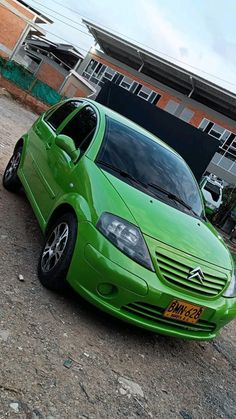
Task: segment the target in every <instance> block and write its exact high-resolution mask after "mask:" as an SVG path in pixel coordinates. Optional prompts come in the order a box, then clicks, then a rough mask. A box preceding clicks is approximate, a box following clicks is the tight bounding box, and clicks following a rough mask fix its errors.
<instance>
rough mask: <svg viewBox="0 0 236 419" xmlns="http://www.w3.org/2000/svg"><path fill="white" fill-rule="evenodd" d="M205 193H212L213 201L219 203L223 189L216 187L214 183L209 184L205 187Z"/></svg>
mask: <svg viewBox="0 0 236 419" xmlns="http://www.w3.org/2000/svg"><path fill="white" fill-rule="evenodd" d="M204 189H205V191H207V192H210V194H211V196H212V199H213V201H215V202H216V201H218V199H219V198H220V191H221V188H220V187H219V186H218V185H214V184H213V183H210V182H207V183H206V184H205V186H204Z"/></svg>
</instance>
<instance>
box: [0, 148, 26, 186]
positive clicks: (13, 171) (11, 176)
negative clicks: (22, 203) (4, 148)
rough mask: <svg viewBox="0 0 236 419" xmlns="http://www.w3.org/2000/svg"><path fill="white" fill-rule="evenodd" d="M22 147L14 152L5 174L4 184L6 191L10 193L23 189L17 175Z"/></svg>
mask: <svg viewBox="0 0 236 419" xmlns="http://www.w3.org/2000/svg"><path fill="white" fill-rule="evenodd" d="M21 156H22V147H21V146H19V147H17V148H16V149H15V150H14V153H13V155H12V156H11V158H10V160H9V162H8V164H7V167H6V169H5V172H4V174H3V179H2V184H3V186H4V188H5V189H7V190H8V191H10V192H19V190H20V189H21V181H20V179H19V177H18V175H17V170H18V167H19V164H20V161H21Z"/></svg>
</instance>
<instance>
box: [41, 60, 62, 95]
mask: <svg viewBox="0 0 236 419" xmlns="http://www.w3.org/2000/svg"><path fill="white" fill-rule="evenodd" d="M36 77H37V79H38V80H41V81H43V82H44V83H47V84H48V85H49V86H51V87H52V88H53V89H55V90H58V89H59V87H60V86H61V84H62V82H63V80H64V78H65V76H64V74H62V73H60V72H59V71H58V70H57V69H56V68H55V67H54V66H53V64H52V65H50V64H48V63H42V64H41V66H40V67H39V70H38V72H37V74H36Z"/></svg>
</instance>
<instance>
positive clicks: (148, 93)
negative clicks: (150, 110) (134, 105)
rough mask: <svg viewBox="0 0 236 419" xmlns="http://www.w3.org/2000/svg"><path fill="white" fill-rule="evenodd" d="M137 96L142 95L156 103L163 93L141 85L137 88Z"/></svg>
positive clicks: (148, 100)
mask: <svg viewBox="0 0 236 419" xmlns="http://www.w3.org/2000/svg"><path fill="white" fill-rule="evenodd" d="M136 92H137V93H136V94H137V96H139V97H141V98H142V99H144V100H146V101H147V102H150V103H154V102H155V104H156V103H157V102H158V100H159V99H160V97H161V95H160V94H159V93H156V92H154V91H153V90H151V89H149V87H146V86H142V85H141V84H140V85H139V87H138V89H137V90H136Z"/></svg>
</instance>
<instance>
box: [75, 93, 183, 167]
mask: <svg viewBox="0 0 236 419" xmlns="http://www.w3.org/2000/svg"><path fill="white" fill-rule="evenodd" d="M74 99H76V98H74ZM78 99H79V98H78ZM80 99H81V98H80ZM83 100H85V101H86V102H88V103H91V104H92V105H94V106H95V107H96V108H97V109H98V111H99V112H101V113H103V114H104V115H107V116H108V117H110V118H113V119H115V120H116V121H119V122H120V123H122V124H124V125H128V126H129V127H130V128H133V129H134V130H136V131H138V132H140V133H141V134H143V135H145V136H146V137H148V138H150V139H151V140H153V141H155V142H156V143H158V144H160V145H161V146H162V147H164V148H166V149H167V150H169V151H171V152H172V153H173V154H175V155H176V156H178V157H179V158H180V159H182V160H183V158H182V157H181V156H180V155H179V154H178V153H177V152H176V151H175V150H174V149H173V148H171V147H169V146H168V145H167V144H166V143H165V142H164V141H162V140H161V139H160V138H158V137H156V136H155V135H154V134H152V133H151V132H150V131H148V130H146V129H145V128H143V127H141V126H140V125H138V124H136V123H135V122H133V121H131V119H129V118H126V117H125V116H123V115H121V114H119V113H118V112H116V111H113V110H112V109H110V108H108V107H107V106H105V105H102V104H101V103H98V102H96V101H95V100H92V99H88V98H83Z"/></svg>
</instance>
